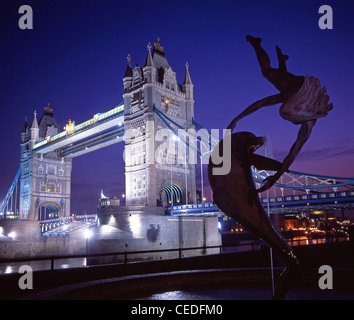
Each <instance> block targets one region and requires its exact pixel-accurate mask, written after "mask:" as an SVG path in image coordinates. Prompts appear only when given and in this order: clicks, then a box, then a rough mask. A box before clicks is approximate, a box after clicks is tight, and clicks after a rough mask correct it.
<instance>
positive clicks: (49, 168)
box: [47, 166, 56, 175]
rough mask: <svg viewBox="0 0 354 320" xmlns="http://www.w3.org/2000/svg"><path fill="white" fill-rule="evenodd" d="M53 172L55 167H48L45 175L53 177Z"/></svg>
mask: <svg viewBox="0 0 354 320" xmlns="http://www.w3.org/2000/svg"><path fill="white" fill-rule="evenodd" d="M55 172H56V170H55V167H54V166H48V167H47V174H53V175H55Z"/></svg>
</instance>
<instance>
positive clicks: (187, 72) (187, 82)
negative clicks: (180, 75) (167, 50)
mask: <svg viewBox="0 0 354 320" xmlns="http://www.w3.org/2000/svg"><path fill="white" fill-rule="evenodd" d="M183 84H193V83H192V79H191V76H190V74H189V64H188V62H186V74H185V76H184V81H183Z"/></svg>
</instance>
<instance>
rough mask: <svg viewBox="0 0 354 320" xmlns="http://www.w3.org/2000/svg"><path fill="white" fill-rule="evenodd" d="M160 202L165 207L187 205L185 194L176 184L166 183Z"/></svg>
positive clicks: (163, 186) (161, 192)
mask: <svg viewBox="0 0 354 320" xmlns="http://www.w3.org/2000/svg"><path fill="white" fill-rule="evenodd" d="M160 201H161V205H162V206H164V207H167V206H171V205H177V204H184V203H185V194H184V192H183V190H182V187H180V186H179V185H178V184H176V183H172V184H171V183H164V184H163V185H162V187H161V191H160Z"/></svg>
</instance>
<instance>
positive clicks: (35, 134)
mask: <svg viewBox="0 0 354 320" xmlns="http://www.w3.org/2000/svg"><path fill="white" fill-rule="evenodd" d="M31 140H34V141H38V140H39V127H38V122H37V111H34V112H33V122H32V126H31Z"/></svg>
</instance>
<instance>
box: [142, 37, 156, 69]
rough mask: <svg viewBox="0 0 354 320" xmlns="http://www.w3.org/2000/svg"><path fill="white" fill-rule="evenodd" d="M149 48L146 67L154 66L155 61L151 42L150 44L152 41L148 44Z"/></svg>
mask: <svg viewBox="0 0 354 320" xmlns="http://www.w3.org/2000/svg"><path fill="white" fill-rule="evenodd" d="M147 49H148V55H147V57H146V60H145V65H144V67H153V66H154V62H153V60H152V56H151V44H150V42H149V43H148V45H147Z"/></svg>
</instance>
